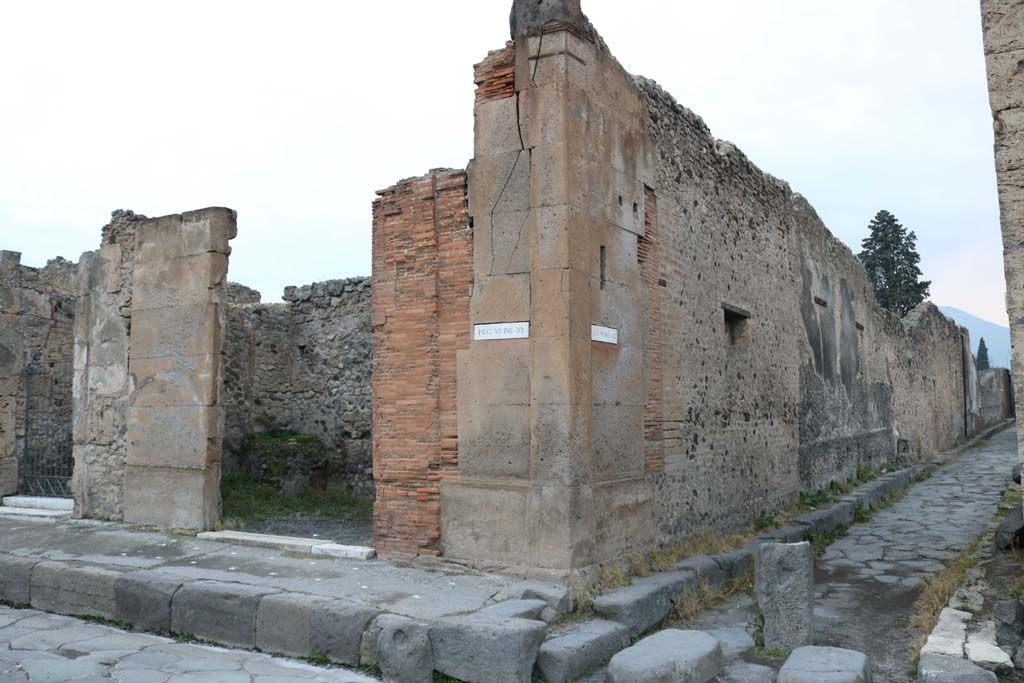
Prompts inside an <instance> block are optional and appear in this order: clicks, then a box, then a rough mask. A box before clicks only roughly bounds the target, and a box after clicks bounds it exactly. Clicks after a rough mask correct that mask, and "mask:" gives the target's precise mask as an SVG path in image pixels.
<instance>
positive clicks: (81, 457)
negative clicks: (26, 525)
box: [72, 211, 145, 521]
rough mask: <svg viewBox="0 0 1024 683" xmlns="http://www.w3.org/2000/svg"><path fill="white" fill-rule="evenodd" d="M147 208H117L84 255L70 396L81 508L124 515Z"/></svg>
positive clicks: (116, 517)
mask: <svg viewBox="0 0 1024 683" xmlns="http://www.w3.org/2000/svg"><path fill="white" fill-rule="evenodd" d="M143 220H145V216H139V215H136V214H134V213H133V212H131V211H115V212H114V214H113V216H112V218H111V221H110V223H109V224H107V225H106V226H105V227H104V228H103V234H102V242H101V245H100V249H99V251H95V252H88V253H85V254H83V255H82V259H81V261H80V268H81V273H82V275H81V278H80V283H79V284H80V286H79V292H78V294H79V296H78V305H77V307H76V309H75V382H74V391H73V401H72V414H73V423H74V430H73V439H74V458H75V472H74V480H73V488H74V492H75V516H76V517H89V518H95V519H106V520H113V521H120V520H122V519H123V518H124V472H125V461H126V458H127V449H128V446H127V432H128V397H129V395H130V394H131V391H132V386H133V382H132V378H131V376H130V375H129V373H128V349H129V346H128V332H129V329H130V328H131V305H132V286H133V282H132V280H133V278H132V275H133V272H134V255H135V230H136V226H137V225H138V223H139V222H141V221H143Z"/></svg>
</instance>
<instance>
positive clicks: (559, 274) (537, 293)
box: [530, 270, 593, 401]
mask: <svg viewBox="0 0 1024 683" xmlns="http://www.w3.org/2000/svg"><path fill="white" fill-rule="evenodd" d="M588 278H589V276H588V275H587V273H586V272H584V271H579V270H540V271H535V272H533V273H532V274H531V283H530V294H531V299H530V306H531V318H530V319H531V321H532V322H531V326H530V335H531V337H532V338H533V339H540V338H542V337H555V338H558V339H564V338H566V337H572V338H573V339H581V340H584V341H588V342H589V341H590V325H591V323H592V322H593V321H592V320H591V315H590V301H589V298H590V297H589V296H588V294H587V282H588V281H589V279H588ZM552 400H554V401H564V400H565V399H564V398H558V399H552Z"/></svg>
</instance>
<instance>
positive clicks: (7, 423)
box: [0, 251, 78, 496]
mask: <svg viewBox="0 0 1024 683" xmlns="http://www.w3.org/2000/svg"><path fill="white" fill-rule="evenodd" d="M77 278H78V267H77V265H76V264H74V263H71V262H69V261H66V260H64V259H61V258H57V259H54V260H52V261H50V262H49V263H47V264H46V266H45V267H43V268H31V267H29V266H24V265H22V264H21V254H19V253H17V252H13V251H0V496H3V495H9V494H13V493H17V492H18V486H19V481H18V480H19V476H18V473H19V467H18V465H19V460H20V459H21V455H22V452H23V449H24V442H25V411H26V404H25V400H26V387H25V378H24V374H23V372H24V370H25V367H26V364H28V363H30V362H33V361H36V362H41V363H43V364H44V365H49V364H51V363H59V362H61V361H62V360H63V359H70V357H71V351H72V343H73V321H74V308H75V296H76V293H77ZM69 388H70V387H69Z"/></svg>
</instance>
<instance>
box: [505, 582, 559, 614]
mask: <svg viewBox="0 0 1024 683" xmlns="http://www.w3.org/2000/svg"><path fill="white" fill-rule="evenodd" d="M495 600H496V601H498V602H501V601H505V600H543V601H544V602H546V603H547V604H548V611H547V613H546V614H542V615H541V618H542V619H543V620H544V621H547V622H551V621H555V620H556V619H558V618H560V617H563V616H565V615H566V614H569V613H570V612H572V609H573V598H572V592H571V591H570V590H569V589H568V588H566V587H565V586H563V585H560V584H550V583H541V582H538V581H524V582H521V583H517V584H514V585H512V586H509V587H508V588H506V589H504V590H502V591H500V592H499V593H498V594H497V595H496V596H495Z"/></svg>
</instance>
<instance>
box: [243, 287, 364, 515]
mask: <svg viewBox="0 0 1024 683" xmlns="http://www.w3.org/2000/svg"><path fill="white" fill-rule="evenodd" d="M229 290H230V291H229V294H230V296H231V297H232V301H233V303H232V304H231V305H230V306H229V310H228V319H227V330H226V334H225V343H224V394H225V432H224V447H225V448H224V472H225V473H226V474H232V473H236V472H238V471H239V459H240V455H241V452H242V449H243V447H244V437H245V436H246V435H247V434H251V433H261V432H267V431H272V430H275V429H285V430H289V431H293V432H297V433H299V434H304V435H309V436H315V437H318V438H319V440H320V441H321V442H322V443H323V444H324V445H325V446H326V448H327V449H328V450H329V451H331V452H333V454H334V455H333V460H334V462H333V463H332V466H331V467H330V468H329V471H330V472H332V473H333V474H332V475H331V481H329V482H313V483H314V484H321V485H331V486H338V487H342V488H344V489H347V490H348V491H349V493H351V494H352V495H355V496H360V497H372V496H373V464H372V462H371V455H370V410H371V408H370V281H369V278H351V279H347V280H332V281H328V282H319V283H316V284H312V285H307V286H305V287H289V288H287V289H286V290H285V293H284V300H285V302H284V303H281V304H262V303H255V302H252V303H245V301H246V300H248V301H250V302H251V301H252V299H253V298H256V301H257V302H258V293H255V292H254V291H253V290H248V289H246V288H241V287H240V286H238V285H235V286H233V287H231V288H229Z"/></svg>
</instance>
